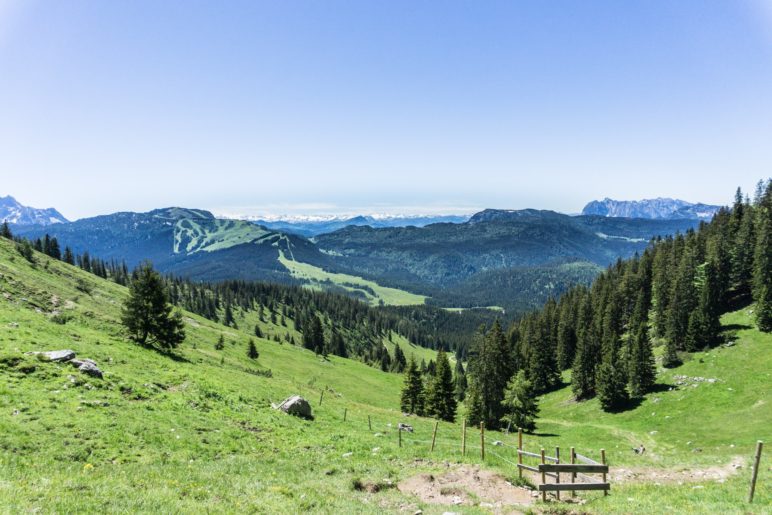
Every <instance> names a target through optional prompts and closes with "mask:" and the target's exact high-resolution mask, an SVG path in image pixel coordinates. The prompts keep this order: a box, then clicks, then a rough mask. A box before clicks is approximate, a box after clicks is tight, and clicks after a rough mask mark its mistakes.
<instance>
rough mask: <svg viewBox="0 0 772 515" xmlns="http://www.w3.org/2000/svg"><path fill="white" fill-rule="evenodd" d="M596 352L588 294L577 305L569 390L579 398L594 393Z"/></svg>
mask: <svg viewBox="0 0 772 515" xmlns="http://www.w3.org/2000/svg"><path fill="white" fill-rule="evenodd" d="M598 354H599V352H598V342H597V336H596V333H595V328H594V326H593V310H592V300H591V298H590V296H589V295H588V296H586V297H585V298H584V300H583V302H582V304H581V306H580V307H579V315H578V329H577V339H576V355H575V356H574V364H573V367H572V369H571V370H572V372H571V390H572V391H573V393H574V396H575V397H576V398H577V399H579V400H582V399H589V398H590V397H592V396H593V395H595V365H596V363H597V362H598Z"/></svg>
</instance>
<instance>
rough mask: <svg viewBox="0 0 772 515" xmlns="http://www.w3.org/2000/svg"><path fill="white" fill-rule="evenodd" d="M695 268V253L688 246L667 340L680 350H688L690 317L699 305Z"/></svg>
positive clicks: (676, 281)
mask: <svg viewBox="0 0 772 515" xmlns="http://www.w3.org/2000/svg"><path fill="white" fill-rule="evenodd" d="M695 268H696V263H695V260H694V251H693V249H692V248H691V247H690V246H687V247H686V248H685V249H684V252H683V256H682V257H681V260H680V263H679V265H678V270H677V271H676V276H675V279H674V283H673V291H672V296H671V301H670V309H669V312H668V321H667V325H668V327H667V338H668V340H669V341H670V342H672V343H673V344H674V345H675V346H676V348H677V349H679V350H684V349H685V348H686V335H687V332H688V330H689V315H691V313H692V311H693V310H694V308H695V306H696V304H697V302H696V295H695V288H694V273H695Z"/></svg>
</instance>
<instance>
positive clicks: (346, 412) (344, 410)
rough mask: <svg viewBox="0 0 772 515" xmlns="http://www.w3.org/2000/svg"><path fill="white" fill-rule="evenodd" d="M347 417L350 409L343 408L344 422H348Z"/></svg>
mask: <svg viewBox="0 0 772 515" xmlns="http://www.w3.org/2000/svg"><path fill="white" fill-rule="evenodd" d="M346 416H348V408H343V422H345V421H346Z"/></svg>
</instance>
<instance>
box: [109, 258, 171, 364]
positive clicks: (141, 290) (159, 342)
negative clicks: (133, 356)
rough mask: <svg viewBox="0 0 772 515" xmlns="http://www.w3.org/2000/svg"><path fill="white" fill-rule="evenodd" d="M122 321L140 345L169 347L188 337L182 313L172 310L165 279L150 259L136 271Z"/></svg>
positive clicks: (130, 335)
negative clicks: (154, 268)
mask: <svg viewBox="0 0 772 515" xmlns="http://www.w3.org/2000/svg"><path fill="white" fill-rule="evenodd" d="M122 322H123V325H124V327H126V330H127V331H128V333H129V338H131V339H132V340H134V341H135V342H137V343H139V344H140V345H155V346H157V347H160V348H161V349H162V350H169V349H172V348H174V347H177V345H179V344H180V343H182V341H183V340H185V323H184V322H183V320H182V314H181V313H180V312H179V311H174V312H172V306H171V304H169V295H168V293H167V290H166V287H165V285H164V282H163V279H162V278H161V276H160V275H159V274H158V272H156V271H155V270H153V267H152V265H151V264H150V263H144V264H142V265H140V267H139V268H138V269H137V270H135V271H134V274H133V277H132V281H131V285H130V286H129V297H128V299H126V302H125V304H124V306H123V314H122Z"/></svg>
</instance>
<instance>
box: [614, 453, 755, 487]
mask: <svg viewBox="0 0 772 515" xmlns="http://www.w3.org/2000/svg"><path fill="white" fill-rule="evenodd" d="M744 466H745V459H744V458H742V457H741V456H735V457H734V458H732V460H731V461H730V462H729V463H727V464H725V465H716V466H712V467H682V468H654V467H611V468H610V469H609V476H610V478H611V484H612V485H613V484H614V483H655V484H656V483H696V482H703V481H720V482H723V481H726V479H728V478H729V477H730V476H733V475H734V474H736V473H737V472H738V471H739V470H740V469H742V468H743V467H744Z"/></svg>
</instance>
